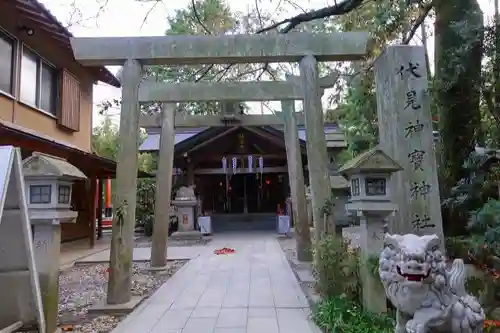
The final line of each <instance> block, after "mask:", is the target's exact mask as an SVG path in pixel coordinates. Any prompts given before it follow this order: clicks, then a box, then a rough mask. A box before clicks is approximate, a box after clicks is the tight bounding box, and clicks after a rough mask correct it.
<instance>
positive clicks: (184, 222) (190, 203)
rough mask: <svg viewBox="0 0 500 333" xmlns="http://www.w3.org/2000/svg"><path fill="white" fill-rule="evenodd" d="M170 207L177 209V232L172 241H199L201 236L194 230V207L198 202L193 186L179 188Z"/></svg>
mask: <svg viewBox="0 0 500 333" xmlns="http://www.w3.org/2000/svg"><path fill="white" fill-rule="evenodd" d="M172 205H173V206H175V207H176V208H177V212H178V217H179V231H177V232H174V233H173V234H172V236H171V237H172V238H173V239H201V238H202V234H201V232H200V231H199V230H196V229H195V220H196V206H197V205H198V200H197V198H196V195H195V194H194V187H193V186H187V187H186V186H181V187H180V188H179V189H178V190H177V193H176V194H175V199H174V200H173V201H172Z"/></svg>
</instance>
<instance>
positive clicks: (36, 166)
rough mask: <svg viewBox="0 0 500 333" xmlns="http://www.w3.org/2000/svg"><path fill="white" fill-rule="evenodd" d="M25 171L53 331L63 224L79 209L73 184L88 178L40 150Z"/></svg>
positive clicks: (38, 263)
mask: <svg viewBox="0 0 500 333" xmlns="http://www.w3.org/2000/svg"><path fill="white" fill-rule="evenodd" d="M23 174H24V179H25V186H26V191H25V193H26V201H27V203H28V214H29V217H30V221H31V228H32V230H33V242H34V250H35V263H36V267H37V270H38V274H39V280H40V289H41V291H42V295H43V296H42V298H43V303H44V304H43V306H44V309H45V312H46V313H45V318H46V319H45V321H46V326H47V330H46V331H47V332H54V331H55V330H56V325H57V311H58V310H57V309H58V299H59V284H58V277H59V265H60V250H61V223H76V218H77V216H78V212H76V211H73V210H71V195H72V192H73V191H72V185H73V182H74V181H75V180H82V179H87V177H86V176H85V175H84V174H83V172H81V171H80V170H79V169H77V168H76V167H75V166H73V165H71V164H70V163H68V162H67V161H65V160H63V159H59V158H56V157H52V156H49V155H45V154H40V153H34V154H33V155H32V156H30V157H28V158H26V159H25V160H24V161H23ZM93 199H94V198H87V200H93Z"/></svg>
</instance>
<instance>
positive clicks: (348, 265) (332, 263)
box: [314, 235, 360, 301]
mask: <svg viewBox="0 0 500 333" xmlns="http://www.w3.org/2000/svg"><path fill="white" fill-rule="evenodd" d="M358 263H359V253H358V250H353V249H351V248H350V247H349V241H347V240H345V239H343V238H341V237H335V236H331V235H327V236H325V237H323V238H322V239H321V240H319V241H318V242H317V243H316V246H315V249H314V275H315V278H316V281H317V282H316V289H317V291H318V293H319V294H320V295H321V297H322V298H323V299H327V298H330V297H334V296H337V295H344V296H345V297H346V298H347V299H349V300H353V301H357V300H359V291H360V285H359V273H358Z"/></svg>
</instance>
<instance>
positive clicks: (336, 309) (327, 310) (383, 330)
mask: <svg viewBox="0 0 500 333" xmlns="http://www.w3.org/2000/svg"><path fill="white" fill-rule="evenodd" d="M312 317H313V320H314V321H315V323H316V324H317V325H318V326H319V327H320V328H321V329H322V330H323V332H327V333H365V332H366V333H368V332H369V333H389V332H391V333H392V332H394V325H395V322H394V320H393V319H392V318H390V317H389V316H387V315H385V314H374V313H370V312H366V311H363V310H362V309H361V307H360V306H359V305H357V304H356V303H355V302H352V301H350V300H348V299H347V298H346V297H344V296H335V297H330V298H328V299H325V300H323V301H321V302H319V303H318V304H317V305H316V307H315V308H314V309H313V315H312Z"/></svg>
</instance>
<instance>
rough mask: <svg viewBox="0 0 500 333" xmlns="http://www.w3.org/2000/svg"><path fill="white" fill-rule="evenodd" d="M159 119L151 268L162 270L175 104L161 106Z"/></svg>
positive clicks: (168, 202) (168, 207)
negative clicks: (158, 150) (160, 120)
mask: <svg viewBox="0 0 500 333" xmlns="http://www.w3.org/2000/svg"><path fill="white" fill-rule="evenodd" d="M161 119H162V123H161V136H160V157H159V160H158V171H157V173H156V199H155V220H154V221H155V222H154V227H153V239H152V244H151V267H152V268H163V267H165V266H166V265H167V255H166V252H167V239H168V227H169V223H170V201H171V196H172V172H173V168H174V145H175V128H174V122H175V104H173V103H169V104H163V109H162V114H161Z"/></svg>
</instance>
